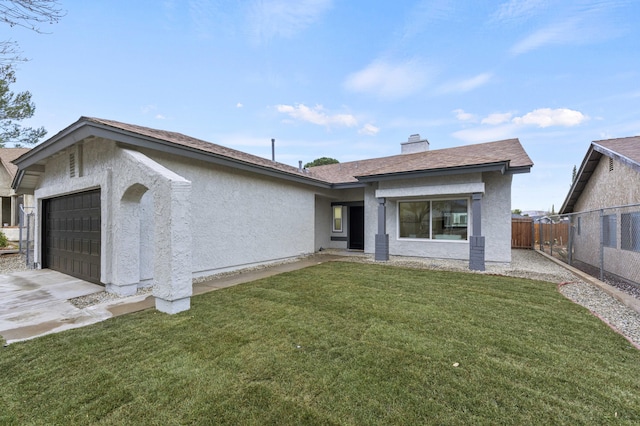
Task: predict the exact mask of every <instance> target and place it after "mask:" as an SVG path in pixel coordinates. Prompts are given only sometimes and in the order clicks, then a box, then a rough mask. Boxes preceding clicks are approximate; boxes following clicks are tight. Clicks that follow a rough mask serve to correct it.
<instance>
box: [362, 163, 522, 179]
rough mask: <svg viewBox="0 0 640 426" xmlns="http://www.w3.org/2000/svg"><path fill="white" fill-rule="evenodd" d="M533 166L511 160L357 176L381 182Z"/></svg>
mask: <svg viewBox="0 0 640 426" xmlns="http://www.w3.org/2000/svg"><path fill="white" fill-rule="evenodd" d="M530 169H531V166H522V167H516V168H509V161H500V162H496V163H486V164H474V165H469V166H459V167H448V168H442V169H432V170H414V171H405V172H396V173H382V174H375V175H365V176H356V179H358V181H360V182H379V181H388V180H397V179H415V178H421V177H433V176H448V175H456V174H466V173H485V172H499V173H501V174H511V173H528V172H529V170H530Z"/></svg>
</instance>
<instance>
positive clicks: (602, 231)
mask: <svg viewBox="0 0 640 426" xmlns="http://www.w3.org/2000/svg"><path fill="white" fill-rule="evenodd" d="M600 281H604V209H600Z"/></svg>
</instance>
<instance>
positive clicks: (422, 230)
mask: <svg viewBox="0 0 640 426" xmlns="http://www.w3.org/2000/svg"><path fill="white" fill-rule="evenodd" d="M468 225H469V200H468V199H466V198H461V199H449V200H415V201H413V200H412V201H400V202H398V236H399V237H400V238H409V239H411V238H414V239H431V240H467V239H468Z"/></svg>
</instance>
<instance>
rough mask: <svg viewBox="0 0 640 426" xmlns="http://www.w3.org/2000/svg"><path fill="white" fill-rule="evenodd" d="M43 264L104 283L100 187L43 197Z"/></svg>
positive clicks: (87, 279)
mask: <svg viewBox="0 0 640 426" xmlns="http://www.w3.org/2000/svg"><path fill="white" fill-rule="evenodd" d="M43 213H44V216H43V218H44V221H43V233H42V235H43V253H42V259H43V262H42V267H43V268H50V269H54V270H56V271H60V272H62V273H65V274H68V275H72V276H74V277H77V278H81V279H83V280H86V281H90V282H94V283H98V284H99V283H100V190H99V189H98V190H94V191H88V192H81V193H78V194H72V195H65V196H64V197H57V198H51V199H48V200H44V201H43Z"/></svg>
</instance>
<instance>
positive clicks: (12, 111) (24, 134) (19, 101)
mask: <svg viewBox="0 0 640 426" xmlns="http://www.w3.org/2000/svg"><path fill="white" fill-rule="evenodd" d="M15 82H16V76H15V72H14V70H13V68H12V67H11V66H10V65H5V66H3V67H0V146H2V147H3V146H5V144H7V143H13V144H14V145H15V146H21V145H23V144H25V145H31V144H34V143H36V142H38V140H40V139H41V138H42V137H43V136H44V135H45V134H46V133H47V131H46V130H45V129H44V127H39V128H37V129H34V128H31V127H22V126H21V125H20V124H18V121H21V120H25V119H27V118H31V117H32V116H33V114H34V113H35V110H36V106H35V105H34V103H33V102H32V101H31V93H29V92H28V91H25V92H19V93H14V92H12V91H11V89H10V88H9V86H10V85H11V84H13V83H15Z"/></svg>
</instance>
